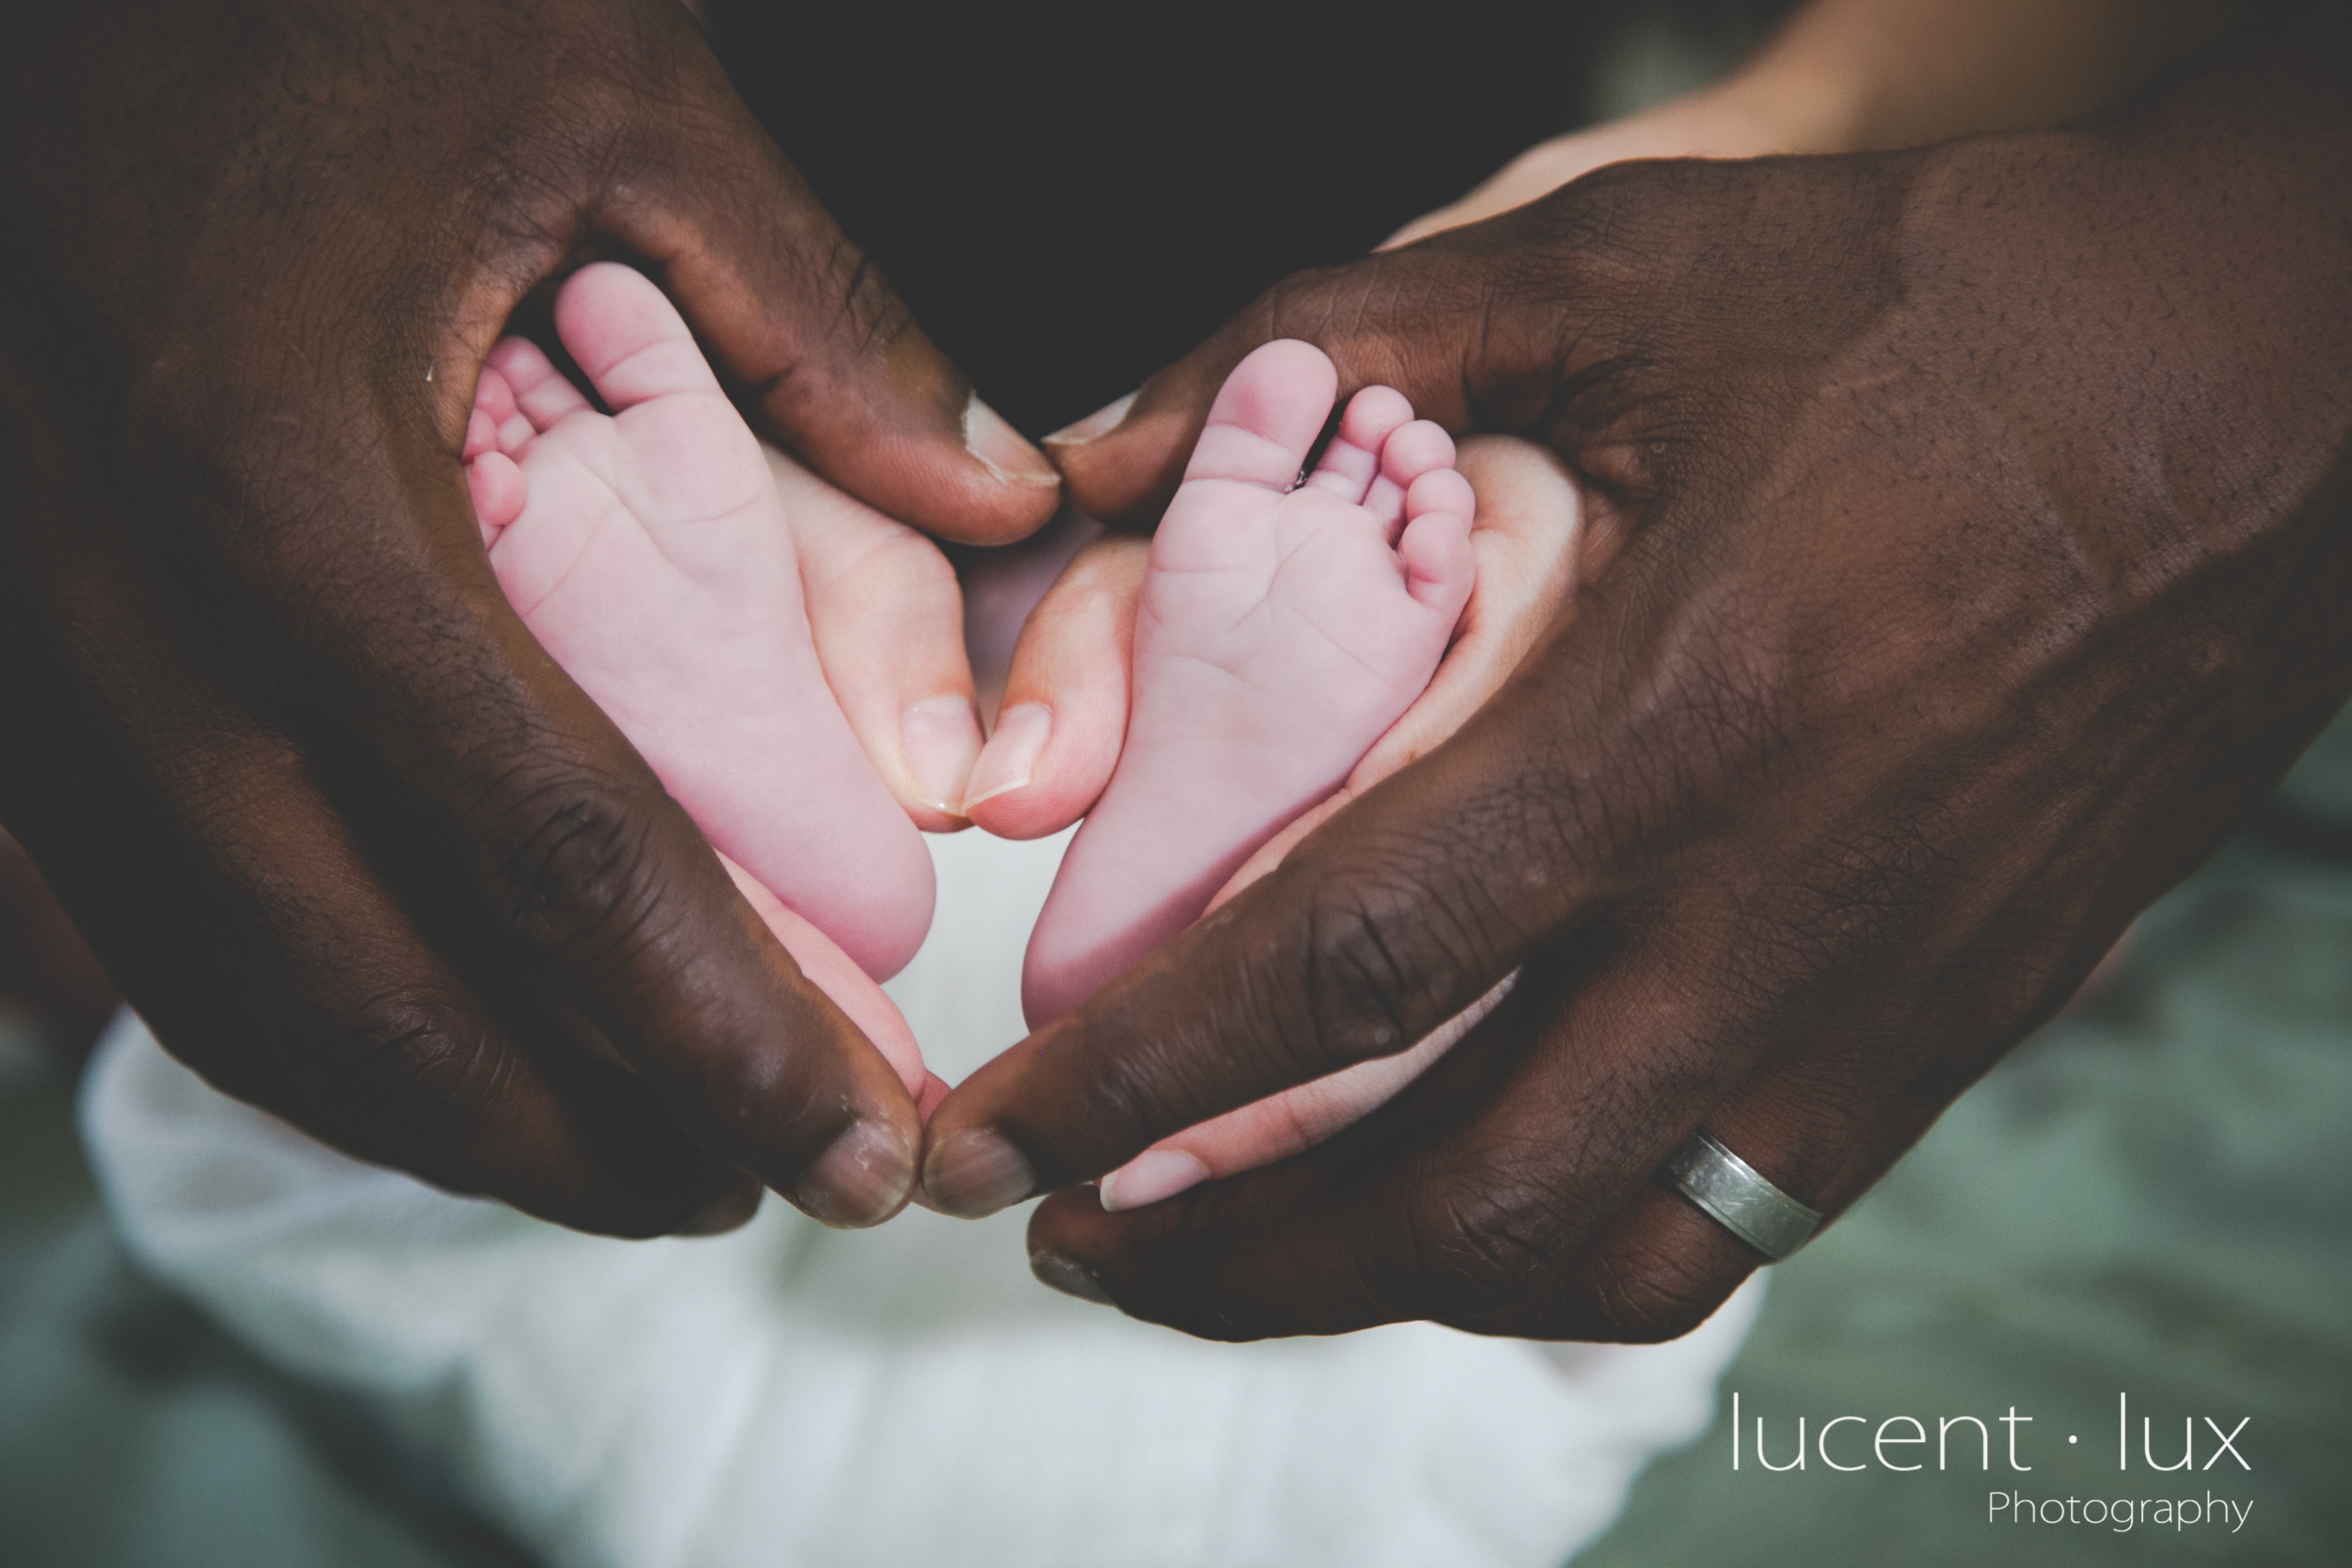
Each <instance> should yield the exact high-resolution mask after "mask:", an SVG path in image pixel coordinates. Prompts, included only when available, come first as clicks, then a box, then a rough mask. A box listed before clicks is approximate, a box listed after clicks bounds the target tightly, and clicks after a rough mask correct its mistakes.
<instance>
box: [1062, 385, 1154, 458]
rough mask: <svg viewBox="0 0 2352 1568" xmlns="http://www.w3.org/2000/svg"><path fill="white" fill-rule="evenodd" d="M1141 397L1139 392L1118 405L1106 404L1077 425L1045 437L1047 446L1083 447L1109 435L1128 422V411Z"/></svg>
mask: <svg viewBox="0 0 2352 1568" xmlns="http://www.w3.org/2000/svg"><path fill="white" fill-rule="evenodd" d="M1140 395H1141V394H1140V393H1139V392H1129V393H1128V394H1127V395H1126V396H1125V397H1123V398H1120V400H1119V401H1118V402H1116V403H1108V404H1104V405H1103V406H1102V407H1100V408H1098V409H1096V410H1095V411H1094V412H1093V413H1091V414H1089V415H1088V416H1087V417H1086V418H1085V419H1083V420H1079V421H1078V422H1077V423H1076V424H1066V425H1064V426H1062V427H1061V428H1060V429H1059V430H1057V431H1056V432H1054V434H1052V435H1051V436H1047V437H1045V444H1046V445H1047V446H1049V447H1083V446H1085V445H1086V444H1087V443H1088V442H1089V441H1091V440H1093V439H1094V438H1095V437H1096V436H1107V435H1109V434H1110V433H1111V432H1112V431H1114V430H1117V429H1118V428H1119V427H1120V425H1121V424H1123V423H1124V422H1126V419H1127V410H1129V409H1130V408H1133V407H1134V406H1135V405H1136V398H1137V397H1138V396H1140Z"/></svg>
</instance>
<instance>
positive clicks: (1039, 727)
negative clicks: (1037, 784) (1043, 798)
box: [963, 703, 1054, 815]
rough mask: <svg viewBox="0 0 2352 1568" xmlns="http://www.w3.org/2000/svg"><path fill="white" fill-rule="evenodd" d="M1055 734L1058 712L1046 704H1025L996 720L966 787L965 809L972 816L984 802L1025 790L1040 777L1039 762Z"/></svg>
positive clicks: (1007, 711)
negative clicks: (1055, 715) (1049, 740)
mask: <svg viewBox="0 0 2352 1568" xmlns="http://www.w3.org/2000/svg"><path fill="white" fill-rule="evenodd" d="M1053 733H1054V710H1053V709H1052V708H1049V707H1047V706H1046V705H1044V704H1042V703H1021V704H1019V705H1015V706H1012V707H1009V708H1007V709H1006V710H1005V711H1004V712H1003V713H1001V714H999V715H998V716H997V719H996V733H995V734H994V735H993V736H989V739H988V745H987V746H986V747H985V748H983V749H982V750H981V752H980V760H979V761H978V762H977V763H975V764H974V765H973V767H972V779H971V782H970V783H969V784H966V785H965V786H964V796H963V809H964V811H965V813H966V814H967V815H968V814H969V813H970V812H971V810H972V808H973V807H974V806H977V805H978V804H979V803H980V802H981V801H982V800H994V799H995V798H996V797H997V796H999V795H1009V794H1010V793H1011V792H1012V791H1014V790H1016V789H1025V788H1026V787H1028V784H1029V783H1030V781H1031V780H1032V779H1034V778H1035V777H1036V775H1037V759H1038V758H1039V757H1040V756H1041V755H1043V754H1044V752H1045V742H1046V740H1047V739H1048V738H1049V737H1050V736H1052V735H1053Z"/></svg>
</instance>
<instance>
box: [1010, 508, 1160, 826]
mask: <svg viewBox="0 0 2352 1568" xmlns="http://www.w3.org/2000/svg"><path fill="white" fill-rule="evenodd" d="M1150 558H1151V546H1150V543H1149V542H1148V541H1146V540H1142V539H1137V538H1135V537H1133V536H1130V535H1124V534H1106V535H1104V536H1103V537H1101V538H1098V539H1096V540H1094V541H1093V542H1091V543H1090V544H1089V545H1087V546H1085V547H1084V548H1083V549H1081V550H1080V551H1079V552H1078V553H1077V555H1076V556H1075V557H1074V558H1073V560H1072V561H1071V562H1070V564H1069V565H1068V566H1067V567H1065V568H1064V569H1063V571H1062V574H1061V576H1060V577H1059V578H1057V579H1056V580H1055V582H1054V585H1053V586H1052V587H1051V588H1049V589H1047V590H1046V592H1045V595H1044V597H1043V598H1041V599H1040V600H1039V601H1038V603H1037V607H1036V608H1035V609H1034V610H1030V611H1029V615H1028V618H1027V620H1026V621H1025V623H1024V624H1023V626H1022V628H1021V640H1020V641H1019V643H1018V644H1016V646H1015V647H1014V649H1013V655H1012V667H1011V670H1010V672H1009V673H1008V674H1007V676H1006V680H1005V692H1004V696H1003V698H1002V699H1001V700H1000V701H999V703H998V704H997V707H996V721H995V724H994V726H993V729H992V731H991V734H990V736H989V741H988V746H987V748H986V750H984V751H982V752H981V753H980V760H979V761H978V763H977V764H976V765H975V766H974V768H973V769H972V780H971V785H970V788H969V791H968V792H967V794H966V795H965V798H964V805H963V810H964V815H965V816H969V817H970V818H971V819H972V820H973V821H975V822H977V823H978V824H979V825H980V826H981V827H983V828H985V829H987V830H988V831H989V832H992V833H994V834H996V835H997V836H998V837H999V838H1023V839H1025V838H1041V837H1043V836H1044V835H1045V834H1047V833H1052V832H1060V831H1061V830H1062V829H1064V828H1067V827H1068V826H1070V824H1071V823H1073V822H1075V821H1076V820H1077V819H1078V818H1079V817H1081V816H1085V815H1086V813H1087V811H1088V810H1089V808H1090V807H1092V806H1093V804H1094V801H1095V799H1096V798H1097V797H1098V796H1100V795H1101V794H1102V793H1103V788H1104V785H1105V784H1109V783H1110V778H1111V770H1112V769H1113V768H1116V767H1117V766H1118V765H1119V749H1120V745H1121V744H1122V743H1123V742H1124V741H1125V739H1126V735H1127V693H1128V681H1129V676H1130V672H1131V670H1132V666H1133V658H1134V648H1135V626H1136V604H1137V603H1138V602H1139V601H1140V599H1141V597H1142V594H1143V574H1144V569H1145V567H1146V565H1147V564H1148V563H1149V562H1150Z"/></svg>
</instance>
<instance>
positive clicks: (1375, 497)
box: [1364, 420, 1454, 538]
mask: <svg viewBox="0 0 2352 1568" xmlns="http://www.w3.org/2000/svg"><path fill="white" fill-rule="evenodd" d="M1451 467H1454V437H1453V436H1448V435H1447V434H1446V433H1445V427H1444V426H1442V425H1440V424H1438V423H1436V422H1434V421H1433V420H1414V421H1413V422H1412V423H1410V424H1407V425H1405V426H1402V427H1401V428H1399V429H1398V430H1397V432H1396V433H1395V434H1394V435H1392V436H1390V437H1389V439H1388V441H1387V442H1386V443H1385V444H1384V445H1383V446H1382V447H1381V449H1380V477H1379V478H1377V479H1375V480H1374V481H1373V482H1372V487H1371V489H1370V490H1368V491H1367V492H1366V493H1365V495H1364V505H1365V506H1366V507H1367V508H1369V509H1370V510H1371V512H1372V515H1374V516H1375V517H1377V518H1379V519H1380V521H1381V523H1382V524H1383V525H1384V526H1385V527H1386V528H1387V529H1388V530H1389V533H1390V537H1391V538H1394V537H1395V534H1396V531H1397V530H1398V529H1399V528H1402V527H1403V526H1404V524H1405V495H1406V491H1408V490H1410V489H1411V488H1412V487H1413V483H1414V481H1416V480H1418V479H1420V478H1421V477H1422V475H1423V474H1427V473H1434V472H1437V471H1438V470H1440V469H1445V468H1451Z"/></svg>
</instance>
